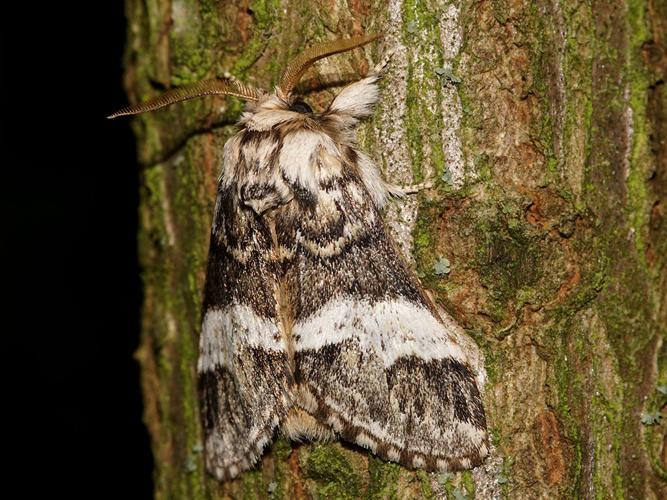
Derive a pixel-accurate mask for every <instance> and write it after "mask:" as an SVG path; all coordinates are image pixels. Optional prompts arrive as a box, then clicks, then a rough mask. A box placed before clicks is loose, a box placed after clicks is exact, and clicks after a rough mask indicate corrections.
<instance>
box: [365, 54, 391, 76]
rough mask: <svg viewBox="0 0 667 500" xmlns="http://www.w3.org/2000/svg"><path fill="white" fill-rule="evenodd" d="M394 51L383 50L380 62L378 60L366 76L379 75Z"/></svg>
mask: <svg viewBox="0 0 667 500" xmlns="http://www.w3.org/2000/svg"><path fill="white" fill-rule="evenodd" d="M395 52H396V50H395V49H389V50H387V52H385V54H384V55H383V56H382V59H380V62H378V63H377V64H376V65H375V67H374V68H373V69H372V70H371V71H370V73H369V74H368V76H371V75H379V74H380V73H381V72H382V71H383V70H384V68H385V67H386V66H387V64H389V61H390V60H391V58H392V57H393V56H394V53H395Z"/></svg>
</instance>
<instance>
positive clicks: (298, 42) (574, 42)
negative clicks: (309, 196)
mask: <svg viewBox="0 0 667 500" xmlns="http://www.w3.org/2000/svg"><path fill="white" fill-rule="evenodd" d="M664 3H665V2H664V1H662V2H660V1H657V2H656V1H653V0H651V1H650V2H649V1H648V0H646V1H644V0H625V1H624V0H614V1H612V2H601V1H594V2H588V3H585V2H584V3H581V2H576V1H574V0H560V1H555V0H540V1H538V2H532V3H520V2H510V1H505V0H494V1H492V2H474V1H472V0H461V1H448V2H436V1H433V0H428V1H427V0H404V1H398V2H391V3H383V2H377V1H374V2H368V1H361V2H343V1H337V0H336V1H333V2H303V1H296V2H280V1H278V0H248V1H239V2H231V3H230V2H220V1H216V0H182V1H181V0H179V1H178V2H170V1H167V0H150V1H148V2H139V1H137V0H128V1H127V14H128V19H129V26H130V28H131V29H130V30H128V31H129V33H128V50H127V56H126V62H127V64H128V72H127V77H126V86H127V88H128V94H129V95H130V97H131V100H132V101H137V100H140V99H146V98H148V97H152V96H154V95H156V94H158V93H159V92H160V91H162V90H163V89H164V88H166V87H169V86H173V85H181V84H186V83H191V82H193V81H196V80H198V79H201V78H210V77H214V76H222V75H223V74H224V72H225V71H229V72H231V73H232V74H234V75H235V76H237V77H239V78H241V79H244V80H246V81H249V82H250V83H252V84H254V85H257V86H259V87H263V88H267V89H270V88H271V85H272V84H273V83H275V82H276V81H277V79H278V78H279V76H280V73H281V70H282V68H283V67H284V64H285V62H286V61H287V60H288V59H289V58H290V57H291V56H293V55H294V54H295V53H297V52H298V51H299V50H300V49H301V48H302V47H303V46H304V45H306V44H310V43H312V42H314V41H317V40H320V39H324V38H332V37H334V36H343V35H348V34H352V33H354V34H357V33H359V32H361V31H364V30H365V31H379V32H383V31H385V28H386V29H387V31H388V33H387V37H386V41H385V42H381V43H387V44H389V45H391V44H398V45H400V46H402V47H404V48H405V50H406V51H407V54H408V56H409V57H408V58H407V59H406V60H405V61H406V67H405V68H404V69H399V70H397V74H394V76H393V78H401V79H403V82H404V85H405V105H406V108H405V113H404V114H403V115H398V114H395V113H394V110H391V109H386V108H383V107H382V105H380V107H379V111H378V112H377V113H376V115H375V116H374V118H373V120H372V121H371V122H370V123H368V124H367V125H365V126H364V129H363V130H362V134H361V136H362V138H363V145H364V147H365V148H368V151H369V153H370V154H371V155H372V156H374V157H375V158H376V159H378V160H380V159H382V160H383V161H379V162H378V163H380V164H382V163H384V164H385V166H386V165H387V163H388V161H387V160H388V158H387V157H386V156H385V151H383V148H384V147H385V145H386V143H383V141H386V137H387V136H389V135H390V132H392V133H393V132H400V134H399V135H401V134H402V137H404V138H405V144H403V145H402V147H406V148H407V162H408V164H406V165H404V167H402V168H404V171H405V173H406V174H407V175H406V176H405V178H413V179H415V180H417V179H422V178H424V177H426V176H435V178H437V179H438V183H437V184H438V185H437V189H435V190H432V191H430V192H428V193H427V194H424V195H420V197H419V200H420V202H419V209H418V212H417V214H418V215H417V220H416V222H415V226H414V231H413V235H412V236H413V238H412V242H413V247H412V248H413V254H412V257H414V259H415V263H416V269H417V272H418V273H419V275H420V277H421V278H422V281H423V283H424V285H425V286H426V287H427V288H428V289H429V290H430V291H431V292H433V294H434V297H435V299H436V301H437V302H438V303H439V304H440V305H442V306H444V308H445V309H446V310H447V311H448V312H449V313H450V314H451V315H452V316H453V317H454V318H455V319H456V321H457V322H459V323H460V324H461V325H462V326H463V327H464V328H465V329H466V331H467V332H468V333H469V334H470V335H471V336H473V337H474V339H475V340H476V342H477V343H478V344H479V346H480V348H481V349H482V351H483V352H484V353H485V366H486V374H487V377H488V382H487V386H486V390H485V404H486V408H487V414H488V419H489V426H490V429H492V434H493V443H494V446H495V451H494V454H493V456H492V457H491V458H490V459H489V463H492V464H496V465H489V467H488V470H486V471H481V472H480V471H479V470H478V471H476V472H475V473H474V474H471V473H464V474H457V475H451V476H447V477H439V476H438V475H437V474H426V473H423V472H417V473H415V472H413V471H408V470H405V469H403V468H401V467H400V466H398V465H396V464H388V463H385V462H382V461H381V460H379V459H377V458H376V457H373V456H372V455H370V454H369V453H367V452H366V451H364V450H361V449H358V448H355V447H351V446H342V445H340V444H337V443H330V444H303V445H296V444H294V443H289V442H287V441H285V440H284V439H278V440H277V441H276V442H275V443H274V444H273V445H272V447H271V448H270V449H269V450H268V451H267V453H266V455H265V457H264V458H263V459H262V461H261V463H260V464H259V466H258V469H257V470H255V471H251V472H247V473H245V474H242V475H241V476H240V478H239V479H237V480H235V481H231V482H228V483H225V484H223V485H219V484H218V483H216V482H215V481H213V480H212V479H211V478H210V477H208V476H207V475H206V473H205V471H204V467H203V457H202V453H201V448H202V439H203V437H202V431H201V428H200V423H199V414H198V411H199V410H198V396H197V387H196V374H195V369H196V358H197V343H198V332H199V321H200V314H201V311H200V303H201V291H202V286H203V270H204V266H205V261H206V255H207V246H208V232H209V228H210V217H211V212H212V203H213V199H214V195H215V178H216V176H217V173H218V170H219V164H220V149H221V146H222V144H223V143H224V140H225V139H226V138H227V137H229V135H230V134H231V133H233V127H232V126H231V124H233V123H234V121H235V120H236V119H237V118H238V116H239V113H240V111H241V109H242V105H241V103H239V102H238V101H235V100H233V99H225V100H222V99H205V100H201V101H196V102H191V103H186V104H183V105H179V106H174V107H172V108H169V109H168V110H165V111H161V112H158V113H155V114H151V115H144V116H142V117H140V118H138V119H137V120H136V121H135V122H134V128H135V132H136V133H137V136H138V140H139V151H140V154H139V156H140V159H141V161H142V164H143V167H142V168H143V170H142V178H143V187H142V195H141V206H140V208H139V210H140V214H141V218H140V221H141V231H140V235H139V244H140V254H141V261H142V266H143V269H144V271H143V279H144V284H145V293H146V296H145V304H144V313H143V332H144V333H143V341H142V347H141V349H140V350H139V352H138V353H137V357H138V359H139V360H140V362H141V364H142V383H143V390H144V399H145V403H146V405H145V406H146V410H145V420H146V423H147V425H148V427H149V430H150V433H151V436H152V437H153V452H154V456H155V462H156V472H155V483H156V497H158V498H174V497H177V498H232V497H233V498H267V497H268V498H309V497H317V498H431V497H434V498H443V497H447V498H454V497H455V496H456V495H458V494H463V493H465V494H467V495H468V497H469V498H472V497H476V498H491V497H493V496H494V495H497V494H499V492H502V493H503V494H504V495H505V496H507V497H510V498H516V497H524V498H525V497H536V496H550V497H568V498H569V497H582V496H587V495H588V496H595V497H598V498H609V497H615V498H631V497H636V498H639V497H643V496H644V495H651V494H653V495H655V496H656V497H659V496H660V495H667V492H666V490H665V486H664V483H661V482H660V481H661V479H660V478H662V481H664V480H665V477H666V475H667V473H666V472H665V467H666V465H665V459H666V458H665V456H664V455H661V453H664V452H663V451H662V450H663V448H662V447H663V446H664V444H663V442H662V439H663V436H664V426H665V423H664V420H665V419H663V423H661V424H658V425H654V426H646V425H643V424H642V423H641V415H642V413H643V412H645V411H649V410H650V411H656V410H660V408H661V407H663V405H664V402H662V399H661V398H662V396H660V393H659V392H658V391H657V387H658V386H660V385H661V384H662V385H664V384H665V383H667V368H666V367H665V365H666V358H667V354H666V353H665V350H666V348H665V347H664V344H662V348H660V345H661V340H662V339H663V337H664V334H665V331H664V324H665V323H666V322H667V318H665V314H666V313H665V311H664V306H663V307H662V309H661V306H660V300H664V297H665V295H667V290H665V286H666V285H665V283H667V279H666V278H665V273H666V271H665V269H666V266H667V264H665V260H664V255H665V253H667V246H666V243H665V242H666V240H667V238H666V237H665V236H664V224H665V222H664V215H663V213H664V210H665V208H664V199H663V201H662V205H661V201H660V200H661V197H662V198H664V196H665V195H666V194H667V180H666V177H667V172H665V170H667V169H666V168H665V167H664V166H661V165H663V164H661V163H660V154H661V152H662V151H664V146H662V145H661V144H663V143H664V142H665V141H667V139H666V138H665V135H667V127H664V125H661V123H663V122H664V121H665V120H666V119H667V118H666V116H667V111H665V110H667V104H664V101H665V97H664V96H665V91H664V82H663V83H662V84H660V83H659V81H660V76H659V75H660V74H663V75H664V72H665V71H667V65H666V64H665V62H664V59H660V57H661V56H660V54H662V53H663V52H661V51H664V50H665V48H664V40H665V28H664V25H663V24H660V22H659V21H656V20H655V16H656V14H655V13H656V12H657V13H658V14H657V15H659V13H660V12H665V11H667V7H665V5H664ZM649 6H650V9H649ZM450 8H454V11H451V10H448V9H450ZM390 9H395V11H394V12H389V10H390ZM445 12H450V13H451V12H455V13H456V16H457V17H456V22H457V29H461V30H462V33H463V38H462V45H461V48H460V51H459V53H458V54H456V55H455V56H454V57H453V58H451V59H450V60H449V61H445V59H444V56H443V54H445V53H446V49H447V47H444V46H443V43H444V42H443V40H447V39H448V38H447V35H448V34H447V33H445V31H446V30H447V29H451V28H450V27H447V25H446V24H445V23H443V22H442V20H443V16H444V13H445ZM651 15H653V17H651ZM304 19H308V22H304ZM661 44H662V45H661ZM368 51H369V52H368V53H373V54H377V53H378V48H376V47H373V48H370V49H368ZM350 61H352V62H351V63H350ZM647 61H649V62H650V64H649V63H647ZM445 63H447V64H451V65H452V71H453V74H455V75H456V76H457V78H459V77H460V81H459V82H457V83H456V84H455V85H456V87H455V88H456V94H457V95H458V99H460V110H461V116H460V128H459V130H457V131H456V134H457V137H458V138H459V139H460V141H461V150H462V151H461V153H462V157H463V158H464V163H465V165H464V167H465V176H464V182H463V185H461V186H456V187H454V186H452V185H450V184H449V183H447V182H445V180H443V174H444V173H445V172H447V171H448V169H449V168H451V165H449V164H447V161H446V158H447V156H446V152H445V151H444V150H443V146H442V144H441V135H440V132H441V130H442V129H443V128H445V127H450V126H452V124H450V123H445V121H444V119H443V113H442V110H441V108H442V107H443V106H445V102H446V101H445V100H444V99H445V94H444V91H443V88H444V87H443V84H445V83H447V82H443V80H442V79H441V78H440V77H439V76H438V74H436V71H435V70H436V68H440V67H441V66H443V64H445ZM321 64H322V66H321V67H322V68H323V69H322V71H321V72H322V73H327V72H332V71H334V72H340V73H342V74H349V73H350V71H358V70H359V69H360V68H363V67H364V65H365V64H366V62H365V58H364V57H363V56H361V55H359V54H356V53H355V54H349V57H347V56H345V57H343V56H340V57H335V58H332V59H331V60H329V61H327V62H323V63H321ZM658 67H660V68H663V70H664V71H662V72H661V71H659V70H658V69H657V68H658ZM390 71H391V70H390ZM319 75H320V70H313V71H311V72H309V73H308V74H307V75H306V79H311V80H312V82H315V84H316V83H317V81H320V80H319V79H320V76H319ZM388 81H396V80H392V79H388V80H387V81H385V83H383V87H382V95H383V96H386V95H389V94H390V93H392V92H393V91H394V89H392V88H390V87H389V86H388V85H387V82H388ZM312 82H311V83H312ZM315 84H313V85H315ZM448 84H449V85H451V82H449V83H448ZM313 85H310V84H309V86H307V87H306V90H307V91H309V90H308V89H310V88H311V87H312V86H313ZM309 92H310V91H309ZM331 96H332V91H331V90H330V89H329V90H325V91H316V92H312V93H309V95H308V98H309V100H310V101H311V102H313V103H314V105H315V106H316V107H318V106H319V107H320V108H321V107H323V106H325V105H326V103H327V102H328V100H329V99H330V98H331ZM661 103H662V104H661ZM447 105H449V104H447ZM661 106H662V107H661ZM387 117H388V118H387ZM380 123H384V124H385V125H384V126H385V127H387V130H386V135H385V136H382V137H381V136H380V135H379V134H376V133H374V132H373V129H374V128H375V127H377V126H378V125H379V124H380ZM660 141H662V142H660ZM660 148H663V149H660ZM666 155H667V154H666ZM660 224H662V226H660ZM661 227H662V228H663V229H662V230H661V229H660V228H661ZM442 257H446V258H447V259H448V260H449V261H450V263H451V272H450V273H448V274H447V275H446V276H443V275H439V274H437V273H435V272H434V268H433V266H434V264H435V262H436V261H438V259H440V258H442Z"/></svg>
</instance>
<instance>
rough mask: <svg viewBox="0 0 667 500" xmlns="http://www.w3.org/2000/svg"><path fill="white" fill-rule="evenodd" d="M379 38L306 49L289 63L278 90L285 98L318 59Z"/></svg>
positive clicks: (353, 39)
mask: <svg viewBox="0 0 667 500" xmlns="http://www.w3.org/2000/svg"><path fill="white" fill-rule="evenodd" d="M381 36H382V35H378V34H372V35H364V36H355V37H352V38H348V39H345V40H334V41H331V42H324V43H320V44H317V45H314V46H312V47H310V48H309V49H306V50H305V51H304V52H302V53H301V54H300V55H299V56H297V57H296V58H295V59H293V60H292V61H291V62H290V63H289V65H288V66H287V69H286V70H285V73H284V74H283V77H282V79H281V80H280V85H279V89H280V90H281V91H282V93H283V94H284V95H285V96H287V95H289V94H290V93H291V92H292V90H294V87H296V85H297V84H298V83H299V80H301V77H302V76H303V75H304V73H305V72H306V70H307V69H308V68H309V67H310V66H311V65H312V64H313V63H314V62H315V61H319V60H320V59H323V58H325V57H328V56H330V55H333V54H338V53H339V52H345V51H347V50H352V49H354V48H356V47H361V46H362V45H366V44H367V43H370V42H372V41H373V40H376V39H377V38H379V37H381Z"/></svg>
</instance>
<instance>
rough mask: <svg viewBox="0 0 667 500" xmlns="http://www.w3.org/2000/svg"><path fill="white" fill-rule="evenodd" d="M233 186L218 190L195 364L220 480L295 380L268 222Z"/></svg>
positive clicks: (209, 456) (265, 431) (264, 433)
mask: <svg viewBox="0 0 667 500" xmlns="http://www.w3.org/2000/svg"><path fill="white" fill-rule="evenodd" d="M221 189H222V188H221ZM235 192H236V189H235V188H233V187H228V188H226V189H223V190H222V191H221V192H220V193H219V194H218V199H217V201H216V209H215V215H214V224H213V229H212V231H211V243H210V250H209V259H208V269H207V275H206V287H205V293H204V319H203V325H202V333H201V338H200V353H199V363H198V373H199V386H200V396H201V402H202V413H203V423H204V430H205V457H206V466H207V469H208V471H209V472H210V473H212V474H213V475H214V476H215V477H216V478H217V479H219V480H226V479H230V478H233V477H235V476H236V475H237V474H238V473H239V472H241V471H243V470H247V469H249V468H251V467H252V466H253V465H254V464H255V463H256V462H257V460H258V459H259V457H260V456H261V454H262V450H263V449H264V447H265V446H266V444H267V443H269V442H270V441H271V440H272V436H273V433H274V430H275V428H276V426H277V425H278V424H279V422H280V421H281V420H282V419H283V417H284V416H285V414H286V413H287V410H288V408H289V406H290V405H291V403H290V386H291V385H292V383H293V382H292V377H291V374H290V370H289V362H288V357H287V352H286V349H285V344H284V339H283V337H282V335H281V329H280V321H279V320H278V313H277V309H276V305H275V304H276V297H275V292H276V283H277V268H276V266H277V265H276V263H275V262H274V259H272V258H271V234H270V229H269V228H268V227H267V224H266V221H264V220H263V219H262V218H261V217H260V216H258V215H257V214H256V213H255V212H254V211H252V210H250V209H248V208H242V207H241V206H240V203H239V201H238V198H237V197H236V195H235Z"/></svg>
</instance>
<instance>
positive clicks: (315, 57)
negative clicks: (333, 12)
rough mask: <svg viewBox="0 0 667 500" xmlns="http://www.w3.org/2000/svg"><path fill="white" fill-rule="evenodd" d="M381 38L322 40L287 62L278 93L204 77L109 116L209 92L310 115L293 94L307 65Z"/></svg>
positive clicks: (137, 112) (135, 111)
mask: <svg viewBox="0 0 667 500" xmlns="http://www.w3.org/2000/svg"><path fill="white" fill-rule="evenodd" d="M379 37H380V35H376V34H373V35H364V36H357V37H352V38H347V39H340V40H334V41H330V42H324V43H320V44H317V45H314V46H312V47H310V48H308V49H306V50H305V51H304V52H302V53H301V54H299V55H298V56H297V57H296V58H294V59H293V60H292V61H291V62H290V63H289V64H288V65H287V68H286V69H285V71H284V73H283V76H282V78H281V80H280V83H279V84H278V86H276V89H275V94H267V93H266V92H263V91H260V90H257V89H255V88H253V87H251V86H249V85H246V84H244V83H241V82H239V81H238V80H235V79H216V80H202V81H200V82H197V83H195V84H192V85H188V86H184V87H179V88H175V89H172V90H168V91H167V92H165V93H164V94H162V95H160V96H158V97H156V98H154V99H151V100H149V101H146V102H144V103H140V104H137V105H135V106H128V107H126V108H123V109H121V110H119V111H116V112H115V113H113V114H111V115H109V116H108V117H107V118H117V117H119V116H125V115H136V114H140V113H146V112H148V111H155V110H157V109H160V108H164V107H167V106H170V105H171V104H174V103H177V102H181V101H186V100H188V99H194V98H197V97H203V96H207V95H232V96H235V97H238V98H240V99H243V100H245V101H249V102H251V103H253V102H254V103H256V109H257V108H259V109H262V108H265V109H266V110H267V111H268V110H269V109H271V108H273V109H274V110H275V109H280V108H282V110H284V111H290V112H296V113H300V114H309V113H312V109H311V108H310V106H308V104H306V103H305V102H304V101H303V99H302V98H301V97H299V96H296V95H294V89H295V87H296V86H297V85H298V83H299V81H300V80H301V78H302V77H303V75H304V74H305V73H306V71H307V70H308V68H309V67H310V66H312V65H313V64H314V63H315V62H317V61H319V60H320V59H324V58H325V57H328V56H331V55H333V54H338V53H340V52H346V51H348V50H352V49H354V48H356V47H361V46H363V45H366V44H367V43H370V42H372V41H373V40H375V39H377V38H379Z"/></svg>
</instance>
